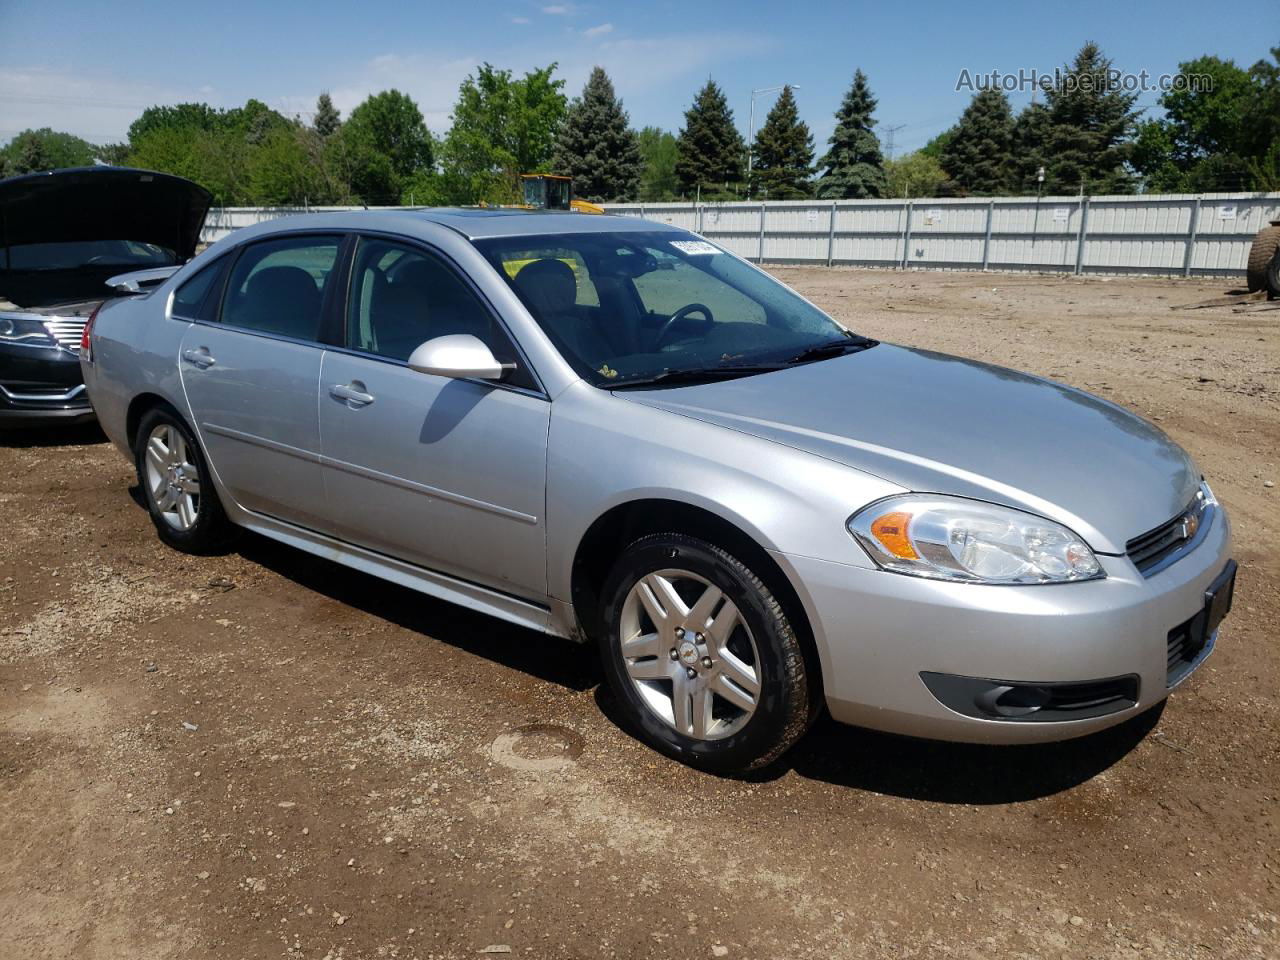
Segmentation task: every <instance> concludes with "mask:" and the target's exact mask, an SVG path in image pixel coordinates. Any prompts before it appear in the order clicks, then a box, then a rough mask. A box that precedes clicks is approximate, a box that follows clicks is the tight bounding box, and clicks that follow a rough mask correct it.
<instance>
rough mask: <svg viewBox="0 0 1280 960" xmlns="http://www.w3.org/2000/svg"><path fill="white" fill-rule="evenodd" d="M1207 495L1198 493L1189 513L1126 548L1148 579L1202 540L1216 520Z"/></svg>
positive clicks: (1157, 528) (1143, 535)
mask: <svg viewBox="0 0 1280 960" xmlns="http://www.w3.org/2000/svg"><path fill="white" fill-rule="evenodd" d="M1208 508H1209V501H1208V499H1207V498H1206V497H1205V494H1204V491H1203V490H1200V491H1199V492H1197V493H1196V495H1195V499H1193V500H1192V501H1191V503H1189V504H1188V505H1187V509H1185V510H1183V511H1182V513H1180V514H1178V515H1177V516H1176V517H1174V518H1173V519H1172V520H1170V521H1169V522H1168V523H1163V524H1161V525H1160V526H1158V527H1156V528H1155V529H1154V530H1148V531H1147V532H1146V533H1144V534H1142V536H1140V537H1134V538H1133V539H1132V540H1130V541H1129V542H1128V543H1127V544H1125V552H1126V553H1127V554H1128V555H1129V559H1130V560H1132V561H1133V565H1134V566H1135V567H1137V568H1138V570H1139V571H1141V573H1142V574H1143V575H1144V576H1148V577H1150V576H1152V575H1154V574H1155V573H1157V572H1158V571H1160V570H1163V569H1164V568H1165V567H1167V566H1168V565H1169V564H1170V563H1173V562H1174V561H1175V560H1177V559H1178V558H1179V557H1181V556H1182V554H1183V553H1184V552H1185V551H1186V550H1187V549H1189V548H1190V546H1191V545H1192V544H1193V543H1194V542H1195V541H1196V540H1197V539H1198V536H1199V534H1200V531H1201V530H1202V529H1203V528H1204V526H1205V525H1206V524H1208V523H1209V522H1210V520H1211V519H1212V515H1211V514H1210V512H1209V509H1208Z"/></svg>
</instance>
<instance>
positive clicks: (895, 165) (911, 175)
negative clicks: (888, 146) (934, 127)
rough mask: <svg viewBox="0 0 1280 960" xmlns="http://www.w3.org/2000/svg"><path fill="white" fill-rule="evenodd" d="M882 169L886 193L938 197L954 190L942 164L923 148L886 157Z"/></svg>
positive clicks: (900, 195)
mask: <svg viewBox="0 0 1280 960" xmlns="http://www.w3.org/2000/svg"><path fill="white" fill-rule="evenodd" d="M884 173H885V180H886V182H887V184H888V190H887V192H886V194H885V195H886V196H890V197H939V196H948V195H950V194H951V193H953V192H954V187H953V185H952V184H951V181H950V180H948V179H947V172H946V171H945V170H943V169H942V164H941V163H939V162H938V160H937V159H936V158H935V157H931V156H929V154H927V153H925V152H924V151H923V150H916V151H915V152H913V153H907V154H904V155H902V156H901V157H894V158H893V159H892V160H886V161H885V165H884Z"/></svg>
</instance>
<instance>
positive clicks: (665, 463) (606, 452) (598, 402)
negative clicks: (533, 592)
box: [547, 382, 902, 601]
mask: <svg viewBox="0 0 1280 960" xmlns="http://www.w3.org/2000/svg"><path fill="white" fill-rule="evenodd" d="M900 492H902V488H901V487H900V486H898V485H896V484H892V483H890V482H888V481H886V480H882V479H880V478H878V477H874V476H871V475H869V474H864V473H861V472H859V471H857V470H854V469H852V468H850V467H847V466H844V465H842V464H837V463H834V462H832V461H830V460H825V459H823V458H821V457H817V456H814V455H812V454H808V453H804V452H802V451H799V450H795V449H793V448H791V447H787V446H785V445H782V444H779V443H776V442H774V441H770V440H764V439H761V438H759V437H753V436H750V435H748V434H745V433H741V432H738V431H735V430H732V429H728V428H726V427H722V426H718V425H715V424H709V423H705V422H703V421H701V420H695V419H693V418H690V417H685V416H682V415H680V414H677V413H672V412H669V411H665V410H659V409H656V408H654V407H651V406H647V405H643V404H639V403H633V402H631V401H630V400H627V399H626V397H625V395H623V394H611V393H608V392H606V391H603V390H598V389H596V388H595V387H592V386H590V385H589V384H587V383H585V382H579V383H577V384H575V385H573V386H571V387H570V388H569V389H567V390H566V391H565V392H564V393H562V394H561V395H560V396H559V397H557V398H556V400H555V402H554V404H553V405H552V413H551V427H550V434H549V437H548V451H547V580H548V584H549V592H550V594H551V596H552V597H555V598H557V599H560V600H565V601H568V600H569V599H570V598H571V582H572V568H573V559H574V555H575V553H576V552H577V549H578V545H579V544H580V543H581V542H582V538H583V537H584V535H585V534H586V533H587V531H588V529H589V528H590V527H591V525H592V524H593V523H594V522H595V521H596V520H597V519H598V518H599V517H601V516H602V515H604V514H605V513H607V512H608V511H609V510H611V509H613V508H614V507H617V506H619V505H621V504H625V503H629V502H632V501H636V500H669V501H675V502H678V503H683V504H687V505H690V506H694V507H699V508H701V509H703V510H706V511H708V512H710V513H712V514H715V515H716V516H718V517H720V518H721V519H723V520H725V521H727V522H729V523H731V524H733V525H734V526H735V527H737V528H738V529H740V530H741V531H742V532H744V533H746V534H747V535H748V536H750V537H751V538H752V539H753V540H755V541H756V543H758V544H759V545H760V546H761V547H762V548H764V549H765V550H769V551H772V552H775V553H786V554H793V555H800V556H809V557H820V558H822V559H826V560H832V561H836V562H839V563H846V564H852V565H855V566H864V567H869V566H872V565H873V564H872V562H871V560H870V559H869V558H868V557H867V556H866V554H865V553H864V552H863V551H862V548H861V547H859V546H858V545H857V543H855V542H854V540H853V537H852V536H851V535H850V534H849V532H848V531H847V529H846V528H845V521H846V520H847V519H848V517H849V516H850V515H851V514H852V513H853V512H854V511H855V510H857V509H858V508H859V507H861V506H863V505H864V504H866V503H870V502H871V501H873V500H877V499H879V498H881V497H884V496H888V495H890V494H893V493H900Z"/></svg>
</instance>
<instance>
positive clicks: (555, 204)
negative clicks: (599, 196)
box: [520, 173, 604, 213]
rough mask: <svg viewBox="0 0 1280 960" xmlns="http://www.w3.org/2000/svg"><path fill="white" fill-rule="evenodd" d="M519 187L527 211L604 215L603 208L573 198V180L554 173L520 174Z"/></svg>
mask: <svg viewBox="0 0 1280 960" xmlns="http://www.w3.org/2000/svg"><path fill="white" fill-rule="evenodd" d="M520 187H521V190H522V192H523V194H524V203H522V204H521V206H522V207H524V208H525V209H527V210H573V211H574V212H575V213H604V207H602V206H600V205H599V204H596V203H588V202H587V201H586V200H575V199H574V198H573V178H572V177H561V176H558V175H556V174H554V173H522V174H520Z"/></svg>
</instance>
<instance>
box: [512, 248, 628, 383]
mask: <svg viewBox="0 0 1280 960" xmlns="http://www.w3.org/2000/svg"><path fill="white" fill-rule="evenodd" d="M515 288H516V292H517V293H519V294H520V297H521V299H522V300H524V302H525V305H526V306H527V307H528V308H529V311H530V312H531V313H532V314H533V315H534V318H535V319H537V321H538V322H539V323H541V324H542V326H543V329H545V330H546V331H547V332H548V333H549V334H551V336H552V337H553V338H554V339H557V340H559V341H560V342H561V343H563V344H565V345H566V346H567V347H568V348H569V349H570V350H571V351H573V353H574V354H576V355H577V357H578V358H579V359H580V360H582V361H583V362H585V363H587V364H588V365H589V366H591V367H597V366H599V365H600V364H601V363H603V362H604V361H605V360H606V359H608V358H609V357H612V356H614V355H615V354H616V353H617V351H615V350H614V349H613V348H612V347H611V346H610V345H609V342H608V341H607V340H605V339H604V337H602V336H601V335H600V333H599V331H597V330H596V329H595V327H594V326H593V325H592V324H591V323H590V321H588V320H587V319H586V317H584V316H583V315H582V312H581V311H580V310H579V309H578V278H577V277H576V276H574V273H573V268H572V267H570V266H569V265H568V264H567V263H565V262H564V261H563V260H556V259H553V258H550V257H547V258H545V259H542V260H535V261H534V262H533V263H530V264H528V265H527V266H525V267H524V268H523V269H521V271H520V272H519V273H517V274H516V278H515Z"/></svg>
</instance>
